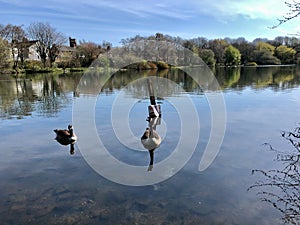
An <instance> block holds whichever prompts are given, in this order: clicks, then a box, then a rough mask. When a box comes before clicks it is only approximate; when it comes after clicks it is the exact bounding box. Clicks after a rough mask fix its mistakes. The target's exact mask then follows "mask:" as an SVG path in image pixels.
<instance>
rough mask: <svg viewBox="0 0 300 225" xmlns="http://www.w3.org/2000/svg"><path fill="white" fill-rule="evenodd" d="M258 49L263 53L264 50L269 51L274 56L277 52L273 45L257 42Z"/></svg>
mask: <svg viewBox="0 0 300 225" xmlns="http://www.w3.org/2000/svg"><path fill="white" fill-rule="evenodd" d="M256 49H257V50H258V51H262V50H265V51H269V52H271V53H272V55H273V54H274V51H275V47H274V46H273V45H271V44H269V43H266V42H262V41H259V42H257V44H256Z"/></svg>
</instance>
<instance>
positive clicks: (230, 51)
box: [224, 45, 241, 66]
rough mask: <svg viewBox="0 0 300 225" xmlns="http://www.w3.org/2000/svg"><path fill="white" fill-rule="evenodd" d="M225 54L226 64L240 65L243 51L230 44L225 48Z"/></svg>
mask: <svg viewBox="0 0 300 225" xmlns="http://www.w3.org/2000/svg"><path fill="white" fill-rule="evenodd" d="M224 56H225V65H228V66H232V65H239V64H240V63H241V53H240V51H239V50H238V49H237V48H235V47H233V46H232V45H229V46H228V47H226V48H225V51H224Z"/></svg>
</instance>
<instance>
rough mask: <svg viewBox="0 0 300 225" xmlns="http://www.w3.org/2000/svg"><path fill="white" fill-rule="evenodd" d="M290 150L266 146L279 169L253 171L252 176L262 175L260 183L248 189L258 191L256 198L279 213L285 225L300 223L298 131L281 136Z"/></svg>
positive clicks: (284, 133)
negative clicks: (274, 156) (268, 204)
mask: <svg viewBox="0 0 300 225" xmlns="http://www.w3.org/2000/svg"><path fill="white" fill-rule="evenodd" d="M282 137H283V138H285V139H286V140H287V141H288V142H289V143H290V144H291V145H292V146H293V148H292V149H291V150H289V151H280V150H277V149H275V148H273V147H272V146H271V145H270V144H266V145H267V146H268V147H269V149H270V150H271V151H273V152H275V153H276V161H278V162H281V163H282V165H281V166H282V168H281V169H273V170H268V171H265V170H257V169H256V170H253V171H252V173H253V174H260V175H262V177H263V179H262V180H259V181H258V182H256V183H255V184H254V185H252V186H251V187H250V188H249V190H250V189H259V191H258V193H257V194H258V195H259V196H260V199H261V200H262V201H264V202H268V203H270V204H271V205H272V206H273V207H275V208H276V209H277V210H279V211H280V212H281V213H282V214H283V216H282V219H283V221H284V222H285V223H292V224H299V222H300V168H299V163H300V127H297V128H296V129H295V130H294V131H292V132H282Z"/></svg>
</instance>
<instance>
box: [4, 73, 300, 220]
mask: <svg viewBox="0 0 300 225" xmlns="http://www.w3.org/2000/svg"><path fill="white" fill-rule="evenodd" d="M214 73H215V74H216V77H217V79H218V81H219V84H220V86H221V87H222V90H223V95H224V99H225V103H226V110H227V124H226V126H227V129H226V134H225V137H224V141H223V144H222V146H221V149H220V152H219V154H218V156H217V158H216V159H215V160H214V162H213V163H212V164H211V166H210V167H209V168H208V169H206V170H205V171H202V172H200V171H198V165H199V160H200V158H201V156H202V154H203V151H204V149H205V146H206V144H207V142H208V140H209V133H210V129H211V122H210V121H211V114H210V108H209V104H208V101H207V99H206V96H205V92H203V91H202V90H201V88H200V87H198V86H197V84H196V83H195V82H194V81H193V80H192V79H191V78H189V76H187V75H185V74H184V73H183V72H181V71H163V72H160V73H158V74H157V76H160V77H165V78H168V79H170V80H172V81H174V82H175V83H177V84H178V85H179V86H180V87H182V88H183V89H184V90H185V92H184V93H176V95H175V94H174V93H171V92H170V93H169V92H168V90H166V95H165V96H164V97H162V98H159V99H158V102H159V103H160V104H161V107H162V113H163V116H162V118H163V121H162V123H161V124H160V125H158V127H157V130H158V132H161V135H162V136H163V142H162V144H161V146H160V147H159V148H158V149H157V150H156V151H155V163H158V162H160V161H162V160H163V159H164V158H166V157H168V156H169V155H170V154H171V153H172V151H173V150H174V148H175V147H176V144H177V142H178V139H179V137H180V122H178V121H179V119H180V118H179V116H178V113H176V108H175V107H174V106H173V105H172V104H170V102H169V100H170V99H171V98H174V97H176V98H180V97H181V96H180V95H181V94H182V95H184V94H186V93H188V94H189V96H190V97H191V99H192V101H193V104H194V105H195V107H196V109H197V113H198V116H199V121H200V125H201V130H200V137H199V142H198V145H197V147H196V151H195V152H194V154H193V156H192V158H191V160H190V161H189V162H188V163H187V164H186V166H185V167H184V168H183V169H182V170H180V172H178V173H177V174H176V175H174V176H172V177H171V178H170V179H168V180H166V181H164V182H161V183H159V184H155V185H150V186H143V187H130V186H124V185H120V184H116V183H114V182H111V181H109V180H107V179H105V178H103V177H101V176H100V175H98V174H97V173H96V172H95V171H94V170H93V169H92V168H91V167H90V166H89V165H88V164H87V163H86V161H85V160H84V158H83V157H82V155H81V152H80V149H79V148H78V146H77V144H76V145H75V154H73V155H71V154H70V151H69V150H70V149H69V146H63V145H60V144H59V143H57V142H56V141H55V140H54V138H55V135H54V132H53V129H56V128H63V129H65V128H66V127H67V125H68V124H70V123H72V107H73V102H74V101H76V99H78V98H83V97H84V96H82V95H81V94H80V93H77V92H76V87H77V85H78V83H79V81H80V78H81V76H82V74H72V75H61V76H58V75H53V76H52V75H35V76H32V77H27V78H25V79H23V78H22V79H15V78H12V77H9V76H1V77H0V143H1V147H0V149H1V157H0V190H1V192H0V221H1V222H0V224H3V225H6V224H262V225H263V224H266V225H269V224H283V223H284V221H285V220H284V219H282V218H284V217H286V218H287V217H288V218H292V222H299V220H298V218H300V216H299V215H297V213H294V214H293V216H292V215H291V214H289V213H288V212H287V211H286V210H284V209H282V208H279V207H281V206H280V202H276V206H277V208H276V207H274V204H273V202H272V198H267V196H266V195H258V194H257V193H259V192H261V191H266V192H267V193H269V194H270V195H269V196H271V195H273V196H274V195H278V196H282V194H281V193H282V192H284V191H286V190H285V189H284V190H283V189H276V185H273V186H274V187H273V186H268V187H266V188H267V189H264V188H265V186H263V185H262V186H257V187H254V188H251V189H250V190H248V188H249V187H251V186H253V185H255V184H256V183H257V182H265V183H268V177H266V176H264V175H260V174H259V173H254V174H252V170H256V169H257V170H262V171H268V170H272V169H275V170H280V169H281V168H282V167H283V166H285V165H284V162H282V161H279V160H278V155H277V154H276V152H273V151H269V147H268V146H264V145H263V143H269V144H271V145H272V146H274V147H276V149H284V150H285V151H286V152H287V153H288V152H289V151H292V150H293V146H291V145H290V144H289V143H288V141H287V140H285V139H284V138H282V137H281V131H282V130H284V131H292V130H293V129H294V128H295V127H297V126H298V123H299V122H300V118H299V115H300V70H299V69H298V68H296V67H262V68H232V69H229V68H227V69H224V68H218V69H217V70H216V71H214ZM146 75H147V73H146V72H140V73H138V72H123V73H116V74H115V75H114V76H113V77H112V78H111V79H110V80H109V81H108V82H107V83H106V86H105V87H104V88H103V89H102V91H101V93H100V94H99V96H98V101H97V104H96V108H95V112H96V118H95V121H96V127H97V131H98V133H99V136H100V137H101V139H102V140H104V141H103V142H104V143H103V144H104V145H105V146H106V148H107V149H109V150H110V151H111V154H112V155H114V156H115V157H116V158H118V159H119V160H122V161H124V162H126V163H128V164H132V165H141V166H147V165H148V163H149V156H148V153H147V152H138V151H132V150H131V149H129V148H128V147H126V146H124V145H123V144H122V143H120V141H118V138H117V137H116V135H115V134H114V130H113V128H112V125H111V118H110V117H111V112H112V106H113V102H114V101H115V99H116V98H117V97H118V95H119V94H120V92H122V91H123V90H125V92H126V94H127V95H126V96H127V98H132V99H136V100H137V103H136V104H135V105H134V107H133V108H132V110H131V111H130V114H129V117H130V118H129V121H130V126H131V129H132V133H133V135H134V136H136V137H138V138H139V137H140V136H141V135H142V133H143V132H144V130H145V127H147V122H146V120H145V119H146V117H147V106H148V105H149V99H148V98H147V96H146V94H145V93H146V92H144V91H143V90H139V88H138V87H139V86H138V85H134V84H133V85H131V84H132V81H134V80H136V79H138V78H140V77H145V76H146ZM152 75H153V74H152ZM199 76H201V72H200V71H199ZM119 116H120V117H122V116H124V115H121V113H120V115H119ZM163 128H164V129H163ZM165 128H167V129H165ZM74 129H75V132H76V127H75V128H74ZM78 142H80V137H79V140H78ZM81 144H84V143H81ZM153 170H155V164H154V168H153ZM121 172H122V171H120V173H121ZM149 173H151V172H149ZM269 179H270V177H269ZM271 182H272V181H271ZM264 197H266V198H264ZM294 197H295V196H294ZM261 198H262V199H263V198H264V199H265V200H267V199H269V201H261ZM289 200H290V201H293V202H294V203H295V205H300V201H299V199H298V198H297V197H295V198H294V199H287V201H289ZM279 209H282V210H281V211H280V210H279ZM298 209H299V208H298ZM298 212H299V211H298Z"/></svg>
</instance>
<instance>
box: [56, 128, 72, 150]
mask: <svg viewBox="0 0 300 225" xmlns="http://www.w3.org/2000/svg"><path fill="white" fill-rule="evenodd" d="M54 132H55V133H56V138H55V140H56V141H57V142H58V143H60V144H61V145H70V154H71V155H73V154H74V143H75V142H76V141H77V136H76V134H75V133H74V131H73V126H72V125H69V126H68V130H58V129H55V130H54Z"/></svg>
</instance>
